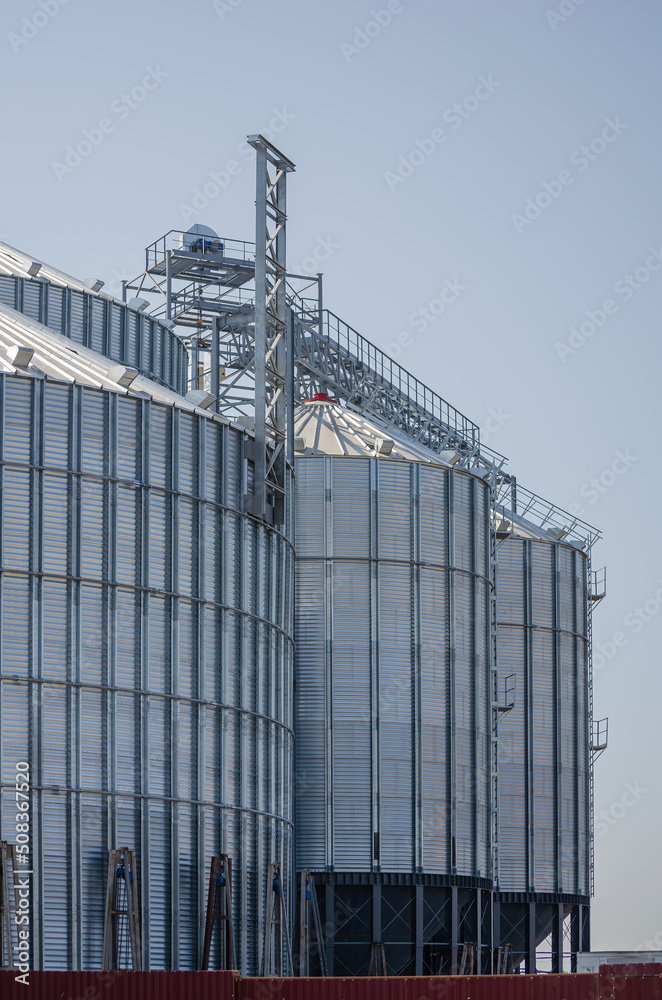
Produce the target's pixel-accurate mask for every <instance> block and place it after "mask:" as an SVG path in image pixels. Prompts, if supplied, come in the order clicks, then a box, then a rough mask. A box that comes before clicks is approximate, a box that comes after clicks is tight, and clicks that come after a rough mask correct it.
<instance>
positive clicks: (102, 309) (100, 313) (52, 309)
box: [0, 270, 188, 395]
mask: <svg viewBox="0 0 662 1000" xmlns="http://www.w3.org/2000/svg"><path fill="white" fill-rule="evenodd" d="M44 273H45V272H44V271H43V270H42V274H44ZM67 298H68V299H69V302H70V307H69V310H67V309H66V308H65V303H66V301H67ZM0 302H4V303H5V304H6V305H8V306H10V307H11V308H12V309H18V310H19V311H20V312H22V313H24V314H25V315H26V316H27V317H28V318H30V319H33V320H37V322H39V323H43V324H44V326H47V327H49V328H50V329H51V330H55V332H56V333H60V334H63V335H64V336H65V337H69V338H70V339H71V340H73V341H75V342H76V343H78V344H81V345H84V346H85V347H90V348H91V349H92V350H94V351H98V352H99V354H104V355H105V356H106V357H109V358H112V359H113V360H114V361H117V362H121V363H123V364H129V365H136V366H137V367H138V368H140V369H142V371H144V372H149V373H151V374H153V375H155V376H156V377H157V378H158V379H161V380H162V381H163V382H164V383H165V384H166V385H169V386H170V387H171V388H172V389H174V390H175V392H179V393H181V394H182V395H184V394H185V393H186V390H187V387H188V386H187V369H186V348H185V347H184V345H183V343H182V341H181V340H180V338H179V337H178V336H177V335H176V334H175V333H174V332H173V331H172V330H169V329H168V328H167V327H165V326H163V325H162V324H161V323H159V322H158V321H156V320H152V319H150V318H149V317H147V316H144V315H142V314H140V313H136V312H134V311H133V310H132V309H129V308H128V307H127V306H126V305H124V304H123V303H122V302H119V301H117V300H109V299H107V298H105V297H104V296H99V295H96V294H94V293H92V292H82V291H78V290H76V289H69V290H67V289H64V288H62V287H60V286H59V285H56V284H53V283H51V282H49V281H47V280H44V279H43V278H41V277H40V278H39V280H38V281H37V280H33V279H31V278H21V277H15V276H13V275H0ZM122 329H124V330H125V331H126V335H125V336H124V337H123V336H122V335H121V330H122ZM171 359H175V365H174V370H173V364H172V360H171Z"/></svg>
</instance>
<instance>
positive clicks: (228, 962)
mask: <svg viewBox="0 0 662 1000" xmlns="http://www.w3.org/2000/svg"><path fill="white" fill-rule="evenodd" d="M216 921H219V923H220V930H221V950H220V956H219V963H218V968H219V969H234V968H235V965H236V959H235V952H234V927H233V924H232V858H230V857H228V855H227V854H217V855H216V856H215V857H213V858H212V859H211V870H210V872H209V895H208V897H207V920H206V922H205V940H204V945H203V949H202V971H203V972H207V971H208V969H209V957H210V954H211V942H212V935H213V933H214V923H215V922H216Z"/></svg>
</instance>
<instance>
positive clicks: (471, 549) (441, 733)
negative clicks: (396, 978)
mask: <svg viewBox="0 0 662 1000" xmlns="http://www.w3.org/2000/svg"><path fill="white" fill-rule="evenodd" d="M307 430H308V432H309V434H310V435H311V440H312V439H313V438H314V434H313V433H312V430H311V426H310V421H309V422H308V425H307ZM296 464H297V475H296V506H295V513H296V541H297V653H296V664H297V666H296V671H297V675H296V677H297V687H296V693H297V811H296V813H297V863H298V866H299V867H302V868H304V867H305V868H307V867H309V868H312V869H313V870H318V871H319V870H325V869H326V868H329V867H331V866H332V868H333V869H334V870H335V871H346V872H370V871H372V870H373V869H374V867H375V866H377V867H378V870H381V871H383V872H393V873H403V874H410V875H411V874H413V873H414V872H416V871H424V872H433V873H447V872H450V870H451V856H450V842H451V834H450V823H451V814H453V816H454V817H456V818H457V830H458V835H457V872H458V874H461V875H468V876H474V877H476V876H483V877H485V876H489V867H490V857H489V856H490V850H489V815H490V810H491V803H490V794H491V792H490V754H489V739H490V697H489V650H488V636H489V599H488V588H489V581H488V579H487V577H486V575H485V565H486V563H485V560H486V546H487V537H488V520H487V518H488V511H489V503H488V490H487V487H486V485H485V483H483V482H482V481H479V480H477V479H475V478H474V477H471V476H467V475H465V474H462V473H460V472H453V471H450V470H447V469H444V468H441V467H439V468H436V467H428V466H421V467H418V466H417V465H416V464H414V463H409V462H404V461H391V460H380V459H368V458H363V457H337V456H333V457H326V458H324V457H321V456H318V455H312V456H309V457H301V458H298V459H297V463H296ZM450 480H452V482H453V485H454V487H455V497H454V501H453V507H452V510H451V507H450V502H451V501H450V491H449V487H448V484H449V481H450ZM451 524H452V528H453V535H454V546H452V547H451V545H450V544H449V540H450V537H451ZM451 548H452V551H451ZM451 609H453V610H451ZM451 617H452V622H451ZM451 625H452V633H453V638H454V642H455V647H454V649H453V650H452V652H453V667H454V674H453V676H454V682H453V684H452V685H451V673H450V671H451V647H452V642H453V638H452V637H451ZM452 713H454V714H455V716H456V725H455V728H453V725H452V723H451V718H452ZM453 741H454V742H453ZM451 745H454V746H455V753H456V764H457V767H456V768H455V769H454V771H453V773H454V775H455V774H457V781H456V783H455V784H453V782H452V781H451V769H450V762H449V753H450V748H451ZM375 835H376V836H375ZM477 841H479V842H477ZM376 847H377V849H378V856H377V857H376V856H375V851H374V848H376Z"/></svg>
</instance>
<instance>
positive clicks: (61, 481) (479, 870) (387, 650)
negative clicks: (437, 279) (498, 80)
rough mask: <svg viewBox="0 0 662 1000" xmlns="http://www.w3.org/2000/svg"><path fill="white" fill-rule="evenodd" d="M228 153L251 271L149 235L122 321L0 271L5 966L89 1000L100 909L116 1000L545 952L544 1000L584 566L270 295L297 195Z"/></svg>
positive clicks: (582, 770)
mask: <svg viewBox="0 0 662 1000" xmlns="http://www.w3.org/2000/svg"><path fill="white" fill-rule="evenodd" d="M249 142H250V144H251V145H252V146H253V147H254V148H255V149H256V152H257V162H258V171H257V182H258V183H257V189H256V195H257V196H256V242H255V243H247V242H245V241H242V240H232V239H226V238H225V237H221V236H219V235H218V234H217V233H216V232H215V231H214V230H212V229H210V228H209V227H208V226H204V225H202V224H196V225H195V226H193V227H191V229H189V230H188V231H187V232H181V231H179V230H171V231H169V232H168V233H166V234H165V235H164V236H162V237H161V238H160V239H158V240H156V241H155V242H154V243H153V244H152V245H151V246H149V247H147V248H146V251H145V271H144V272H142V273H141V274H140V275H138V277H137V278H135V279H131V280H130V281H127V282H124V283H123V290H122V291H123V297H124V299H125V300H126V299H127V298H128V299H129V300H128V301H122V302H118V301H117V300H116V299H114V298H113V297H112V296H108V295H106V294H104V292H103V291H102V287H101V286H102V282H100V281H96V280H91V281H86V282H78V281H75V280H74V279H72V278H69V277H67V276H66V275H64V274H62V273H61V272H59V271H56V270H55V269H53V268H51V267H49V266H47V265H45V264H42V263H41V262H39V261H35V260H33V259H32V258H31V257H29V256H26V255H25V254H22V253H20V252H19V251H16V250H13V249H12V248H10V247H0V436H1V448H2V452H1V454H0V489H1V499H2V507H1V525H0V526H1V528H2V561H1V563H0V615H1V616H2V621H1V622H0V625H1V627H2V639H1V642H2V650H1V653H2V675H1V677H0V737H1V743H2V771H3V782H5V784H6V783H7V782H10V783H12V782H13V780H14V777H15V770H14V769H15V766H16V763H17V762H21V761H25V762H26V763H27V765H28V766H29V770H30V774H31V780H32V791H31V793H30V794H31V798H30V804H31V809H32V817H33V820H32V827H31V829H30V834H29V836H30V838H31V843H32V847H33V852H34V860H35V866H36V870H38V872H39V874H38V876H37V877H36V878H34V880H33V889H32V892H31V896H30V906H31V907H32V910H33V914H34V934H33V939H32V953H31V964H32V966H33V967H34V968H35V969H41V968H65V969H81V968H100V967H101V966H102V965H104V967H106V966H108V961H107V957H108V954H109V952H107V951H106V950H104V949H105V948H106V944H105V943H104V942H107V940H109V939H107V938H106V937H105V935H104V932H105V930H107V928H108V919H109V917H108V915H109V913H110V915H111V917H110V919H111V922H112V920H113V919H115V918H116V917H117V912H116V911H115V910H113V905H114V904H113V903H112V900H111V901H110V902H109V900H110V897H109V895H108V894H107V893H106V882H107V881H108V884H110V883H111V882H112V881H113V879H115V882H114V883H113V884H114V885H115V888H117V886H119V885H120V884H122V885H123V886H124V889H125V896H126V906H127V911H126V913H125V914H123V915H122V916H123V917H124V916H125V917H126V918H127V921H128V922H129V923H130V922H131V919H132V918H133V912H134V910H133V909H131V913H129V908H137V913H138V920H137V928H138V931H139V936H140V944H139V948H138V952H137V954H136V955H134V954H133V953H132V955H131V960H130V961H129V960H128V959H126V960H125V961H124V967H129V966H130V967H132V968H136V967H137V965H136V962H137V961H138V962H139V964H142V967H143V968H144V969H198V968H201V967H207V962H206V958H205V956H206V955H207V953H208V952H209V959H210V960H209V963H208V967H210V968H213V967H215V966H216V967H218V966H220V965H225V966H227V965H228V964H229V963H230V962H232V964H234V965H236V966H237V967H239V968H240V969H241V970H242V971H243V972H245V973H249V974H257V973H258V972H260V971H261V972H264V973H266V974H270V973H271V974H279V973H280V971H281V970H283V971H289V970H290V968H296V970H297V971H298V972H299V973H300V974H307V973H308V972H310V973H311V974H315V973H318V972H321V971H322V970H323V968H325V969H326V970H327V971H328V972H330V973H331V974H334V973H335V975H361V974H366V973H368V974H373V975H378V974H389V975H398V974H400V975H403V974H407V975H431V974H436V973H446V972H452V973H456V972H460V973H471V972H474V973H489V972H492V971H497V972H505V971H512V970H513V969H517V968H521V967H522V965H523V964H525V965H526V967H527V968H528V970H529V971H535V969H536V963H537V961H538V959H539V957H540V954H539V952H540V949H541V948H543V950H544V946H545V942H546V940H547V939H548V938H549V939H550V940H551V946H550V948H551V967H552V968H556V969H558V970H560V969H561V968H562V967H563V961H564V954H567V953H568V952H572V955H573V961H574V959H575V956H576V953H577V952H578V951H579V950H586V949H587V948H588V946H589V920H588V912H589V907H588V903H589V897H590V895H591V892H592V852H591V835H592V770H591V765H592V759H593V758H592V751H595V750H596V749H599V748H600V746H601V744H600V743H599V741H598V742H597V743H596V741H595V740H594V739H593V738H592V678H591V657H590V646H591V619H590V614H589V608H590V607H591V602H592V601H594V599H595V598H596V596H599V594H598V592H597V590H596V588H595V586H594V574H593V573H592V571H591V569H590V552H591V546H592V544H593V542H594V541H595V540H596V539H597V537H598V535H597V533H596V532H594V531H593V529H590V528H589V527H588V526H586V525H580V524H579V523H578V522H577V520H576V519H572V518H570V519H568V515H565V514H564V513H563V512H562V511H560V510H558V509H557V508H556V507H554V506H553V505H549V504H547V503H546V502H545V501H542V500H541V499H540V498H539V497H536V496H535V495H533V494H527V493H526V491H523V490H521V489H519V490H518V489H517V486H516V481H515V479H514V477H510V476H508V475H507V474H506V473H505V472H504V471H503V470H504V466H505V459H504V458H503V457H502V456H497V455H495V453H493V452H490V451H489V450H488V449H484V448H481V444H480V434H479V429H478V427H477V425H475V424H474V423H472V421H470V420H469V419H468V418H467V417H465V416H464V415H463V414H462V413H460V412H459V411H458V410H456V409H455V408H454V407H452V406H451V405H450V404H449V403H447V402H446V401H445V400H444V399H442V398H441V397H440V396H438V395H437V394H436V393H435V392H434V391H433V390H431V389H429V388H428V387H427V386H425V385H423V384H422V383H421V382H420V381H419V380H418V379H416V378H415V377H414V376H413V375H411V374H410V373H409V372H407V371H406V370H405V369H403V368H402V367H401V366H399V365H398V364H397V363H396V362H395V361H394V360H393V359H391V358H389V357H387V356H386V355H384V354H383V353H382V352H381V351H380V350H379V349H378V348H377V347H375V345H374V344H372V343H370V342H369V341H368V340H366V339H365V338H364V337H362V336H361V335H360V334H358V333H357V332H356V331H355V330H353V329H352V328H351V327H349V326H347V324H345V323H343V322H342V321H341V320H339V318H338V317H337V316H335V315H334V314H332V313H330V312H329V311H328V310H324V309H323V308H322V287H321V276H319V275H318V276H316V277H314V278H312V279H308V278H306V276H301V275H299V276H288V275H287V269H286V264H285V222H286V215H285V177H286V175H287V173H288V172H289V171H291V170H293V169H294V165H293V164H292V163H291V161H289V160H288V159H287V158H286V157H284V156H283V154H282V153H280V152H279V151H278V150H276V149H275V148H274V147H273V146H271V144H270V143H269V142H268V141H267V140H265V139H264V138H263V137H262V136H251V137H249ZM288 277H289V278H292V279H294V277H296V279H297V280H298V281H299V282H300V283H302V284H303V288H302V287H299V286H297V288H295V287H293V285H292V283H291V282H290V281H289V280H288ZM311 286H312V287H313V289H314V292H313V295H314V297H313V298H312V299H311V298H308V297H307V296H309V295H310V294H311V293H310V288H311ZM129 296H132V297H131V298H129ZM146 296H147V297H149V296H152V299H151V300H149V301H148V298H146ZM154 297H155V298H156V304H155V305H154V304H153V302H154ZM150 305H151V308H150ZM296 404H299V405H298V406H296ZM293 475H294V483H295V486H293V485H292V483H293V478H292V477H293ZM518 497H519V503H518ZM295 529H296V530H295ZM295 545H296V560H295V548H294V546H295ZM295 577H296V581H295ZM295 589H296V601H295ZM497 602H498V603H497ZM497 609H498V614H497ZM295 631H296V640H297V652H296V662H295V655H294V637H295ZM295 677H296V688H295ZM295 737H296V766H295V759H294V758H295V752H294V749H295ZM295 798H296V808H295V801H294V800H295ZM10 805H12V804H11V803H10V802H9V800H8V799H7V792H6V786H5V787H3V792H2V798H1V799H0V809H1V815H0V827H1V829H0V840H2V843H0V856H1V857H5V855H4V854H1V852H4V851H6V850H8V845H7V844H6V843H5V841H11V840H12V839H13V837H12V833H13V825H12V824H13V823H14V820H13V816H14V810H13V805H12V811H11V812H9V811H8V809H9V806H10ZM23 836H24V834H23V833H21V837H23ZM118 850H119V851H120V854H119V855H115V854H112V853H109V852H113V851H118ZM125 850H126V851H128V852H129V853H122V852H123V851H125ZM113 858H115V861H113V860H112V859H113ZM230 858H231V860H232V866H233V867H232V879H230V878H228V877H227V876H229V874H230V867H229V859H230ZM212 859H213V861H212ZM210 862H211V864H210ZM274 865H275V866H276V868H273V867H272V866H274ZM295 874H296V876H297V878H301V879H302V880H303V891H301V892H300V893H299V895H298V899H297V894H296V892H295V883H294V877H293V876H294V875H295ZM134 876H135V877H134ZM132 883H133V885H132ZM300 884H302V883H300ZM313 886H314V890H313V889H312V887H313ZM230 887H231V890H232V898H231V899H230ZM134 889H137V891H136V892H135V894H134ZM208 889H209V895H207V891H208ZM218 898H221V899H222V900H223V906H229V908H230V909H229V912H230V914H231V915H232V918H233V919H232V920H231V921H229V922H227V923H225V924H221V920H220V919H219V921H218V923H214V920H215V918H216V917H219V918H221V919H223V918H224V917H225V916H227V915H228V911H222V912H221V911H217V910H216V909H215V905H216V903H215V901H217V899H218ZM277 899H278V900H279V902H280V906H278V905H276V900H277ZM115 902H116V901H115ZM317 903H319V904H320V907H319V910H318V909H317ZM104 907H105V915H104ZM297 907H298V908H299V910H300V916H299V923H298V930H299V934H298V936H297V938H296V939H295V940H298V942H299V943H298V951H299V955H298V963H296V962H295V963H293V962H292V955H291V954H290V948H289V942H288V941H287V939H288V937H291V934H292V931H293V930H294V926H293V914H294V910H295V908H297ZM276 911H279V912H276ZM274 914H275V916H274ZM311 914H312V915H313V922H314V923H315V927H316V929H315V934H314V935H313V934H312V933H311V930H310V920H311ZM210 915H212V916H213V918H214V920H211V922H207V923H206V917H207V918H208V919H209V918H210ZM272 918H273V919H272ZM318 918H319V919H318ZM116 926H117V922H116ZM221 926H224V927H225V928H226V932H224V933H221V932H220V927H221ZM288 931H289V934H288V933H287V932H288ZM566 931H568V932H569V935H570V939H571V941H570V948H565V952H564V948H563V945H562V939H563V937H564V934H565V932H566ZM207 932H208V933H207ZM315 935H316V936H317V939H318V945H321V946H319V947H318V948H317V951H316V952H315V949H314V947H313V946H312V943H311V942H312V940H313V937H314V936H315ZM134 937H135V936H134ZM207 945H209V949H208V948H207ZM109 947H110V946H109ZM1 950H2V949H0V951H1ZM111 950H112V948H111ZM295 950H296V949H295ZM235 956H236V961H233V959H234V958H235ZM296 957H297V956H296V954H295V958H296ZM125 958H126V956H125ZM121 964H122V963H119V965H120V966H121Z"/></svg>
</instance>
